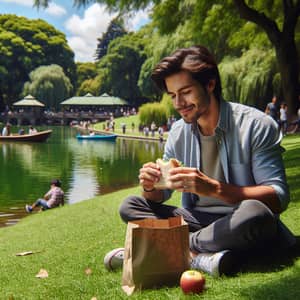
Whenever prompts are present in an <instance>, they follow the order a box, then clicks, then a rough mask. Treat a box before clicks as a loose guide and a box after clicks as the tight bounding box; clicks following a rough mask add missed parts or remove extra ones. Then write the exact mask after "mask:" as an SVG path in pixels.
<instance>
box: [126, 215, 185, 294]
mask: <svg viewBox="0 0 300 300" xmlns="http://www.w3.org/2000/svg"><path fill="white" fill-rule="evenodd" d="M187 269H189V230H188V225H187V224H186V222H185V221H184V220H183V218H182V217H173V218H169V219H163V220H158V219H144V220H138V221H132V222H128V225H127V232H126V239H125V253H124V263H123V274H122V288H123V290H124V291H125V293H126V294H127V295H131V294H132V293H133V292H134V291H136V290H140V289H143V288H155V287H159V286H170V285H174V284H179V280H180V276H181V274H182V272H184V271H185V270H187Z"/></svg>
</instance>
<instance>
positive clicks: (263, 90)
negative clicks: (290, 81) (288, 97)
mask: <svg viewBox="0 0 300 300" xmlns="http://www.w3.org/2000/svg"><path fill="white" fill-rule="evenodd" d="M274 66H275V55H274V51H272V50H268V51H265V50H262V49H256V48H253V49H250V50H248V51H246V52H244V53H243V55H242V56H241V57H239V58H234V57H227V58H226V59H224V60H223V62H222V63H221V64H220V65H219V69H220V74H221V81H222V86H223V96H224V98H225V99H228V100H232V101H236V102H241V103H245V104H248V105H254V106H257V107H260V108H264V106H265V104H266V101H268V99H270V97H271V95H272V93H273V91H272V80H273V76H274V75H275V68H274Z"/></svg>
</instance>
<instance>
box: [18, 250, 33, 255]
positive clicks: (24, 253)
mask: <svg viewBox="0 0 300 300" xmlns="http://www.w3.org/2000/svg"><path fill="white" fill-rule="evenodd" d="M30 254H33V251H25V252H19V253H16V256H25V255H30Z"/></svg>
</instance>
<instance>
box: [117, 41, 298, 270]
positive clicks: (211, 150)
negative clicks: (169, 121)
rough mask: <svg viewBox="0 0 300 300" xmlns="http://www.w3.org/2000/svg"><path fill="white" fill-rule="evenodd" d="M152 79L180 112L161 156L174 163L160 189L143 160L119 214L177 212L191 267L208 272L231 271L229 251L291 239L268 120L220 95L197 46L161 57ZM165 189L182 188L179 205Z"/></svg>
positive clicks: (153, 168) (207, 56)
mask: <svg viewBox="0 0 300 300" xmlns="http://www.w3.org/2000/svg"><path fill="white" fill-rule="evenodd" d="M152 79H153V80H154V82H155V83H156V84H157V86H158V87H160V89H161V90H162V91H164V92H166V93H168V94H169V95H170V97H171V99H172V102H173V106H174V108H175V109H176V110H177V111H178V113H179V114H180V115H181V117H182V119H181V120H179V121H176V122H175V123H174V124H173V126H172V128H171V131H170V132H169V135H168V138H167V142H166V144H165V149H164V155H163V158H164V160H170V159H171V158H175V159H177V160H179V161H180V162H181V163H182V166H180V167H176V168H173V169H172V170H170V172H169V176H168V185H166V188H164V189H161V188H160V187H156V183H157V182H158V181H159V180H160V177H161V176H162V172H161V169H160V168H159V166H158V164H157V163H156V162H147V163H145V164H144V165H143V166H142V168H141V169H140V173H139V182H140V185H141V187H142V195H140V196H135V195H132V196H129V197H127V198H126V199H125V200H124V201H123V203H122V205H121V207H120V215H121V218H122V219H123V221H125V222H129V221H132V220H138V219H145V218H160V219H166V218H169V217H175V216H182V217H183V218H184V220H185V221H186V222H187V223H188V225H189V230H190V235H189V239H190V252H191V262H190V263H191V264H190V266H191V268H192V269H199V270H201V271H204V272H207V273H210V274H212V275H214V276H220V275H221V274H230V273H232V271H235V270H234V269H232V267H233V266H235V264H236V263H239V262H237V261H236V258H237V256H236V254H237V253H238V254H239V253H241V252H243V251H252V250H255V249H258V250H259V249H260V250H262V251H265V252H267V251H268V250H269V249H272V247H276V248H277V249H278V247H279V246H278V245H280V246H281V247H285V248H288V247H291V246H292V245H294V244H295V241H296V240H295V237H294V236H293V235H292V233H291V232H290V231H289V230H288V228H287V227H285V225H284V224H283V223H282V222H281V221H280V219H279V214H280V213H281V212H283V211H284V210H285V209H286V208H287V206H288V203H289V201H290V197H289V188H288V185H287V181H286V175H285V169H284V165H283V160H282V155H281V154H282V152H283V149H282V147H281V146H280V142H281V139H282V134H281V132H280V131H279V130H278V124H277V123H276V121H275V120H274V119H272V118H271V117H269V116H267V115H266V114H264V113H263V112H261V111H259V110H258V109H256V108H253V107H249V106H246V105H242V104H240V103H233V102H229V101H225V100H224V99H223V97H222V89H221V80H220V75H219V70H218V67H217V64H216V62H215V59H214V57H213V56H212V54H211V53H210V52H209V51H208V49H206V48H205V47H203V46H194V47H190V48H183V49H179V50H177V51H175V52H174V53H173V54H172V55H170V56H168V57H165V58H164V59H163V60H162V61H161V62H160V63H159V64H158V65H157V66H156V68H155V69H154V71H153V73H152ZM173 191H177V192H180V193H182V207H175V206H171V205H167V204H166V203H165V201H166V200H168V199H169V198H171V195H172V192H173ZM120 266H122V263H121V262H120ZM237 266H238V264H237Z"/></svg>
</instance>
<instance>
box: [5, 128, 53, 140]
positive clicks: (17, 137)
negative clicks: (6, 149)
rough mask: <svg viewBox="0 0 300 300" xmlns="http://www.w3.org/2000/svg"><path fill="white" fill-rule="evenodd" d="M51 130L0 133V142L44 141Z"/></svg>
mask: <svg viewBox="0 0 300 300" xmlns="http://www.w3.org/2000/svg"><path fill="white" fill-rule="evenodd" d="M51 133H52V130H44V131H38V132H36V133H32V134H22V135H20V134H12V135H7V136H2V135H0V142H2V141H3V142H4V141H5V142H45V141H46V140H47V139H48V137H49V136H50V135H51Z"/></svg>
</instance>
